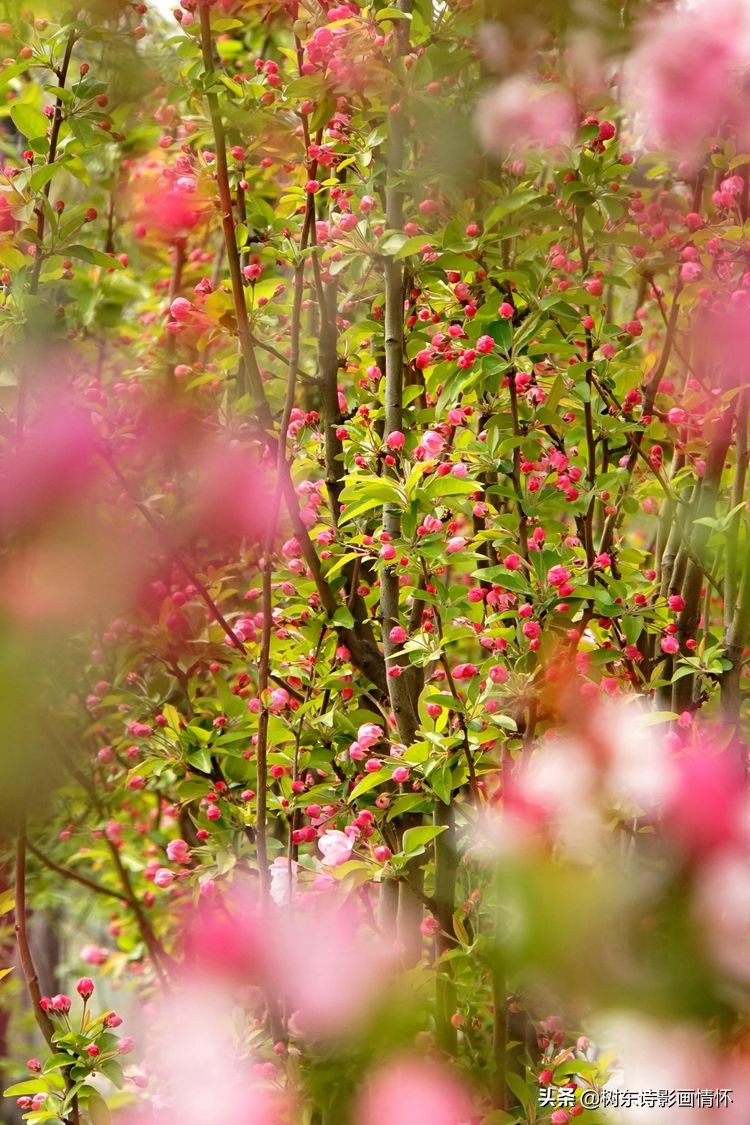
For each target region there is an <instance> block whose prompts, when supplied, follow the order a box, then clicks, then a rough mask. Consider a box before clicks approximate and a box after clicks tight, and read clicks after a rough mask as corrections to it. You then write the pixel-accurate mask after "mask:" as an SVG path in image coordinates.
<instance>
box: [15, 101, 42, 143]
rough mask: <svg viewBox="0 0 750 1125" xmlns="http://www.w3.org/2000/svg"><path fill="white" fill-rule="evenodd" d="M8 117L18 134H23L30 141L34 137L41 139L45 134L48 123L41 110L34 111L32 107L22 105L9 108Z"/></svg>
mask: <svg viewBox="0 0 750 1125" xmlns="http://www.w3.org/2000/svg"><path fill="white" fill-rule="evenodd" d="M10 116H11V120H12V122H13V124H14V125H15V127H16V129H18V131H19V133H23V135H24V136H25V137H28V138H29V139H30V140H31V139H33V138H34V137H43V136H44V134H45V133H46V132H47V127H48V125H49V121H48V120H47V118H46V117H45V116H44V114H43V113H42V112H41V110H38V109H34V107H33V105H27V104H25V103H22V104H21V105H14V106H11V109H10Z"/></svg>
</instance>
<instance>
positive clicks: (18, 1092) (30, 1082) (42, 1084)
mask: <svg viewBox="0 0 750 1125" xmlns="http://www.w3.org/2000/svg"><path fill="white" fill-rule="evenodd" d="M48 1092H49V1083H48V1082H46V1081H45V1080H44V1078H27V1079H26V1081H25V1082H16V1084H15V1085H14V1086H9V1087H8V1089H7V1090H3V1097H6V1098H17V1097H21V1096H22V1095H23V1094H46V1093H48Z"/></svg>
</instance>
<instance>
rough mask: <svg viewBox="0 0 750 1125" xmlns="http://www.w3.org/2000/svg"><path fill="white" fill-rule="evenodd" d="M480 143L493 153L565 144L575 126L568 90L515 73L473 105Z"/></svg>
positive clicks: (571, 137) (569, 140)
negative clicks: (474, 106) (515, 74)
mask: <svg viewBox="0 0 750 1125" xmlns="http://www.w3.org/2000/svg"><path fill="white" fill-rule="evenodd" d="M477 126H478V130H479V138H480V141H481V143H482V146H483V147H484V148H485V149H486V150H487V151H488V152H491V153H493V154H494V155H496V156H503V155H504V154H505V153H506V152H507V151H508V149H509V148H511V147H512V146H514V145H517V146H519V147H521V148H533V147H537V146H541V147H542V148H552V147H553V146H555V145H558V144H569V143H570V142H571V140H572V139H573V135H574V132H575V128H576V112H575V104H574V102H573V99H572V98H571V96H570V94H568V93H567V92H566V91H564V90H562V89H559V88H550V87H549V86H545V85H543V84H542V83H541V82H534V81H533V80H532V79H531V78H527V77H524V76H522V75H517V76H516V77H514V78H509V79H507V80H506V81H505V82H502V83H501V84H500V85H499V86H496V87H495V89H494V90H492V91H490V93H489V94H486V95H485V96H484V97H483V98H482V100H481V101H480V103H479V106H478V108H477Z"/></svg>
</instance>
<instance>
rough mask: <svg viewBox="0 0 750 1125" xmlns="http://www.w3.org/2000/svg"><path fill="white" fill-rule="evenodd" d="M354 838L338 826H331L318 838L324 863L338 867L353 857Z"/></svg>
mask: <svg viewBox="0 0 750 1125" xmlns="http://www.w3.org/2000/svg"><path fill="white" fill-rule="evenodd" d="M353 847H354V840H352V839H351V837H349V836H347V835H346V834H345V833H344V832H339V831H338V829H336V828H329V829H328V830H327V831H326V832H324V833H323V835H322V836H321V837H320V838H319V840H318V850H319V851H320V854H321V855H322V856H323V863H325V864H326V866H328V867H338V865H339V864H340V863H346V861H347V860H348V859H350V858H351V854H352V848H353Z"/></svg>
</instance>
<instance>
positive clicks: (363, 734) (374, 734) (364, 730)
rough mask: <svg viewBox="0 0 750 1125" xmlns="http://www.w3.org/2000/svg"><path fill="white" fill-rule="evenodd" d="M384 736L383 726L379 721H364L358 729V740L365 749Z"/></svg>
mask: <svg viewBox="0 0 750 1125" xmlns="http://www.w3.org/2000/svg"><path fill="white" fill-rule="evenodd" d="M382 737H383V728H382V727H379V726H378V725H377V723H363V724H362V726H361V727H360V728H359V730H358V731H357V742H358V743H359V745H360V746H361V747H362V749H363V750H369V749H370V747H371V746H374V745H375V743H376V742H380V739H381V738H382Z"/></svg>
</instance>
